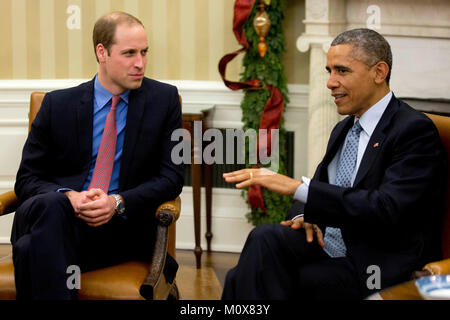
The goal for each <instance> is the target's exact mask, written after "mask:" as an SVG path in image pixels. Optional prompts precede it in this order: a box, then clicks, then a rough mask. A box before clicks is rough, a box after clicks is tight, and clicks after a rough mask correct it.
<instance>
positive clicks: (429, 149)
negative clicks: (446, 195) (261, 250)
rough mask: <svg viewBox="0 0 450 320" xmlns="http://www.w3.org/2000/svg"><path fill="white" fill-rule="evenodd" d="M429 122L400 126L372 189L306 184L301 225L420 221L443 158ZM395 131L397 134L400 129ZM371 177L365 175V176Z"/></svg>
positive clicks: (436, 190) (432, 195)
mask: <svg viewBox="0 0 450 320" xmlns="http://www.w3.org/2000/svg"><path fill="white" fill-rule="evenodd" d="M427 120H428V119H426V120H425V119H423V118H417V119H415V120H414V121H409V123H408V124H401V127H404V128H403V129H401V132H400V133H399V134H398V135H397V137H396V138H393V139H394V140H393V142H392V148H389V150H388V151H386V152H388V153H389V154H385V155H383V162H384V163H383V165H385V167H384V168H383V169H384V170H383V172H384V175H383V176H382V178H381V183H380V184H379V185H378V186H375V187H374V188H359V187H356V188H343V187H339V186H334V185H330V184H328V183H325V182H320V181H318V180H317V179H313V180H311V183H310V188H309V195H308V201H307V203H306V205H305V221H308V222H312V223H316V224H320V225H327V226H332V227H340V228H342V227H345V226H346V225H352V226H359V227H362V228H364V227H386V226H388V227H393V226H394V227H395V226H396V225H398V224H399V223H400V222H401V221H404V219H409V220H410V221H414V219H420V218H422V219H423V217H424V216H421V214H423V213H425V212H427V205H429V203H430V201H434V200H433V199H436V195H437V194H438V193H440V190H442V189H443V188H442V181H443V179H442V176H444V177H446V176H447V175H446V170H447V164H446V158H445V154H444V151H443V148H442V143H441V141H440V138H439V135H438V132H437V129H436V128H435V127H434V125H433V123H432V122H431V121H427ZM399 130H400V129H399ZM368 174H370V172H369V173H368Z"/></svg>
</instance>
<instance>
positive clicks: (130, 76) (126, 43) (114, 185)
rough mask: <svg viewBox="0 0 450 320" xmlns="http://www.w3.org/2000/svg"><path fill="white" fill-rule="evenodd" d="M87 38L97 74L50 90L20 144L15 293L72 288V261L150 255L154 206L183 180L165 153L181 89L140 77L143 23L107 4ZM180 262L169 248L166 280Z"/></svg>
mask: <svg viewBox="0 0 450 320" xmlns="http://www.w3.org/2000/svg"><path fill="white" fill-rule="evenodd" d="M93 40H94V48H95V53H96V58H97V61H98V62H99V71H98V74H97V75H96V76H95V78H94V79H93V80H91V81H89V82H86V83H83V84H81V85H79V86H78V87H74V88H70V89H65V90H57V91H54V92H50V93H48V94H46V96H45V98H44V100H43V103H42V106H41V109H40V111H39V113H38V114H37V116H36V119H35V121H34V122H33V124H32V127H31V131H30V134H29V136H28V139H27V141H26V143H25V146H24V149H23V155H22V161H21V164H20V168H19V170H18V173H17V180H16V185H15V192H16V194H17V196H18V198H19V201H21V205H20V207H19V208H18V209H17V211H16V214H15V217H14V223H13V229H12V233H11V242H12V244H13V261H14V267H15V279H16V289H17V298H18V299H30V298H31V299H73V298H76V296H77V291H76V290H70V289H69V288H68V287H67V284H66V281H67V278H68V276H69V275H70V274H68V273H67V270H68V267H69V266H71V265H76V266H78V267H79V268H80V270H81V271H82V272H84V271H88V270H91V269H94V268H99V267H103V266H107V265H112V264H115V263H120V262H122V261H124V260H126V259H143V260H147V261H149V259H150V258H151V255H152V246H151V243H152V242H154V235H155V230H156V219H155V217H154V212H155V210H156V208H157V207H158V206H159V205H160V204H161V203H162V202H164V201H168V200H172V199H174V198H176V197H177V196H178V195H179V193H180V192H181V189H182V186H183V167H182V166H180V165H175V164H174V163H173V162H172V161H171V150H172V148H173V146H174V142H173V141H171V134H172V132H173V130H175V129H178V128H180V127H181V107H180V102H179V97H178V92H177V89H176V88H175V87H173V86H170V85H168V84H163V83H160V82H157V81H155V80H150V79H148V78H145V77H144V72H145V67H146V63H147V51H148V44H147V36H146V32H145V30H144V27H143V25H142V23H141V22H140V21H139V20H138V19H137V18H135V17H133V16H131V15H128V14H126V13H122V12H113V13H111V14H108V15H106V16H104V17H102V18H100V19H99V20H98V21H97V23H96V24H95V27H94V31H93ZM176 269H177V264H176V262H175V260H173V259H171V257H170V256H168V259H167V262H166V270H165V274H166V278H167V279H168V280H169V281H170V279H173V277H174V275H175V272H176Z"/></svg>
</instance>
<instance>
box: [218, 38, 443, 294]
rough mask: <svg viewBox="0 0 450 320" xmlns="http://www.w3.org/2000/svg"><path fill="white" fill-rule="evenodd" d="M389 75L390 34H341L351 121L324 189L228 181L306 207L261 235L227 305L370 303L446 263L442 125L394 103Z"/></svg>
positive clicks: (268, 178) (334, 68)
mask: <svg viewBox="0 0 450 320" xmlns="http://www.w3.org/2000/svg"><path fill="white" fill-rule="evenodd" d="M391 68H392V54H391V50H390V46H389V44H388V43H387V41H386V40H385V39H384V38H383V37H382V36H381V35H380V34H378V33H377V32H375V31H373V30H369V29H355V30H350V31H346V32H344V33H342V34H340V35H339V36H337V37H336V38H335V39H334V41H333V42H332V44H331V47H330V49H329V51H328V55H327V65H326V69H327V71H328V72H329V74H330V76H329V80H328V82H327V87H328V88H329V89H330V90H331V95H332V96H333V97H334V102H335V104H336V106H337V111H338V113H339V114H341V115H348V117H347V118H345V119H344V120H342V121H341V122H339V123H338V124H337V125H336V126H335V128H334V129H333V131H332V133H331V137H330V140H329V142H328V146H327V150H326V153H325V156H324V158H323V160H322V162H321V163H320V164H319V165H318V167H317V170H316V172H315V174H314V177H313V178H312V179H308V178H305V177H302V179H301V180H295V179H291V178H289V177H286V176H283V175H280V174H277V173H274V172H271V171H269V170H267V169H244V170H240V171H236V172H232V173H228V174H225V175H224V177H225V179H226V181H228V182H238V184H237V185H236V186H237V187H238V188H245V187H248V186H250V185H253V184H258V185H261V186H263V187H266V188H268V189H271V190H273V191H276V192H279V193H281V194H292V195H294V199H295V200H296V201H295V202H294V205H293V207H292V208H291V210H290V211H289V213H288V216H287V220H286V221H283V222H281V224H279V225H276V224H274V225H262V226H258V227H256V228H255V229H254V230H252V232H251V233H250V235H249V237H248V239H247V241H246V243H245V246H244V249H243V252H242V254H241V257H240V259H239V262H238V265H237V266H236V267H235V268H233V269H232V270H230V271H229V272H228V274H227V278H226V283H225V287H224V291H223V298H224V299H298V298H300V299H302V298H303V299H361V298H364V297H366V296H368V295H369V294H371V293H374V292H376V291H377V290H379V289H382V288H385V287H388V286H391V285H394V284H396V283H399V282H402V281H404V280H407V279H408V278H409V277H410V276H411V272H412V271H413V270H417V268H420V267H421V266H422V265H423V264H424V263H425V262H426V261H430V260H431V259H434V258H437V257H438V255H439V251H440V250H439V241H438V239H437V237H436V236H437V235H438V232H439V231H438V230H439V224H440V221H441V219H440V214H441V213H442V211H443V210H442V209H443V205H444V199H445V193H444V190H445V178H446V176H447V175H446V170H447V163H446V157H445V151H444V149H443V147H442V144H441V141H440V138H439V135H438V132H437V129H436V127H435V126H434V125H433V123H432V121H431V120H430V119H428V118H427V117H426V116H425V115H424V114H422V113H420V112H418V111H416V110H414V109H412V108H411V107H410V106H408V105H407V104H406V103H404V102H402V101H400V100H398V99H397V98H395V96H394V95H393V93H392V92H391V90H390V88H389V78H390V71H391ZM314 239H316V241H314Z"/></svg>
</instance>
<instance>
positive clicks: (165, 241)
mask: <svg viewBox="0 0 450 320" xmlns="http://www.w3.org/2000/svg"><path fill="white" fill-rule="evenodd" d="M44 95H45V93H44V92H33V93H32V94H31V100H30V113H29V127H28V130H30V128H31V123H32V122H33V120H34V118H35V116H36V114H37V112H38V110H39V108H40V106H41V103H42V100H43V98H44ZM17 202H18V201H17V197H16V194H15V193H14V191H9V192H6V193H3V194H0V215H3V214H8V213H11V212H14V211H15V209H16V204H17ZM180 208H181V201H180V198H179V197H178V198H177V199H175V200H173V201H169V202H166V203H163V204H161V205H160V206H159V207H158V209H157V210H156V213H155V214H156V218H157V219H158V221H159V223H158V227H157V232H156V239H155V247H154V253H153V257H152V261H151V263H150V264H149V263H145V262H141V261H127V262H124V263H121V264H118V265H114V266H111V267H107V268H103V269H98V270H94V271H89V272H86V273H82V274H81V289H80V290H79V292H78V299H83V300H91V299H92V300H115V299H119V300H143V299H155V300H156V299H157V300H163V299H178V298H179V294H178V288H177V285H176V281H175V280H174V281H173V283H169V282H167V281H166V279H165V277H164V274H163V272H162V271H163V269H164V264H165V260H166V252H169V253H170V254H171V255H172V256H173V257H175V221H176V220H177V219H178V217H179V215H180ZM15 297H16V288H15V282H14V265H13V262H12V257H11V256H8V257H6V258H3V259H1V260H0V299H15Z"/></svg>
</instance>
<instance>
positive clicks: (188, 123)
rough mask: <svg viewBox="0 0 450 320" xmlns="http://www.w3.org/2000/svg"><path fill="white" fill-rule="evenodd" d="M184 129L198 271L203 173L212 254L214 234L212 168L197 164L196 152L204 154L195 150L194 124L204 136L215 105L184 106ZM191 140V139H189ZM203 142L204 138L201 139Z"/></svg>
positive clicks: (200, 248) (198, 267)
mask: <svg viewBox="0 0 450 320" xmlns="http://www.w3.org/2000/svg"><path fill="white" fill-rule="evenodd" d="M182 108H183V109H182V110H183V128H184V129H186V130H188V131H189V133H190V137H191V174H192V195H193V202H194V234H195V248H194V254H195V259H196V264H197V269H200V268H201V256H202V252H203V250H202V247H201V244H200V231H201V230H200V225H201V224H200V217H201V215H200V213H201V186H202V171H203V174H204V185H205V195H206V234H205V237H206V241H207V251H208V252H211V239H212V237H213V234H212V232H211V206H212V166H211V165H208V164H205V163H203V161H201V163H195V162H194V155H195V153H196V152H200V154H202V150H196V149H194V147H195V146H194V124H195V122H196V121H199V122H201V124H202V134H203V132H204V131H205V130H207V126H206V121H205V118H206V116H207V114H208V112H210V111H211V110H212V109H213V108H214V105H202V104H188V103H186V104H183V107H182ZM188 138H189V137H188ZM200 139H201V140H203V139H202V138H200Z"/></svg>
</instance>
